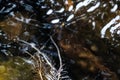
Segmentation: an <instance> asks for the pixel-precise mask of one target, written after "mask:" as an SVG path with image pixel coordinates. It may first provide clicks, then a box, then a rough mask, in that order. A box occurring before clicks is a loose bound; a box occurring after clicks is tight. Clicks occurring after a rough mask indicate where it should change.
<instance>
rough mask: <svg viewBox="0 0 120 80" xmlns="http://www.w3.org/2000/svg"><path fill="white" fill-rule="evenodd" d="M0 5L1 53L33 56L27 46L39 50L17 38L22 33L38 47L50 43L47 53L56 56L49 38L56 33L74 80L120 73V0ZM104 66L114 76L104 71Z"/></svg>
mask: <svg viewBox="0 0 120 80" xmlns="http://www.w3.org/2000/svg"><path fill="white" fill-rule="evenodd" d="M0 4H1V5H0V29H1V30H0V53H1V55H2V56H6V55H14V56H28V55H26V54H24V51H25V50H28V51H30V52H32V53H34V50H32V49H31V48H30V47H29V46H27V45H24V44H21V43H19V42H17V40H16V37H19V38H20V39H23V40H25V41H28V42H32V43H35V44H36V45H37V47H39V48H40V47H41V46H43V45H44V44H46V46H45V48H44V50H43V52H45V53H47V54H50V55H52V56H53V57H55V58H56V57H57V56H56V49H55V48H54V46H53V44H52V43H51V41H50V40H49V36H50V35H53V37H54V39H55V40H56V42H57V43H58V45H59V47H60V48H61V49H62V50H61V54H62V56H63V61H64V63H65V64H66V67H67V68H68V70H67V71H68V75H70V77H71V78H72V79H73V80H104V79H105V78H107V80H109V78H111V79H112V80H117V78H116V77H115V76H117V77H119V75H120V72H119V70H120V68H119V67H120V60H119V57H120V53H119V50H120V40H119V35H120V31H119V25H120V23H119V22H120V21H119V19H120V16H119V15H120V11H119V4H120V1H119V0H106V1H104V0H76V1H72V0H63V1H62V0H56V1H54V0H36V1H34V2H33V1H32V0H20V1H18V0H15V1H14V0H8V1H4V0H2V1H0ZM46 42H47V43H46ZM52 53H54V54H52ZM82 54H85V55H84V56H82V57H81V55H82ZM89 56H90V57H89ZM96 58H97V59H96ZM96 63H98V64H96ZM113 64H114V65H113ZM56 65H57V64H56ZM101 66H104V68H107V69H108V72H106V73H111V74H112V75H114V76H112V77H110V76H107V77H106V74H102V71H103V70H104V68H101ZM102 69H103V70H102ZM105 70H106V69H105ZM118 80H119V79H118Z"/></svg>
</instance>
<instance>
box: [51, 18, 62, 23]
mask: <svg viewBox="0 0 120 80" xmlns="http://www.w3.org/2000/svg"><path fill="white" fill-rule="evenodd" d="M59 21H60V19H54V20H52V21H51V23H53V24H55V23H59Z"/></svg>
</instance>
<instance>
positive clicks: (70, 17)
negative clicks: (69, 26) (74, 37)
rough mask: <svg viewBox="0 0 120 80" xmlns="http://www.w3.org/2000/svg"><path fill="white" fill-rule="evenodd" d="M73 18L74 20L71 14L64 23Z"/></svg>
mask: <svg viewBox="0 0 120 80" xmlns="http://www.w3.org/2000/svg"><path fill="white" fill-rule="evenodd" d="M73 18H74V14H71V15H70V16H69V17H68V18H67V20H66V21H70V20H71V19H73Z"/></svg>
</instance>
